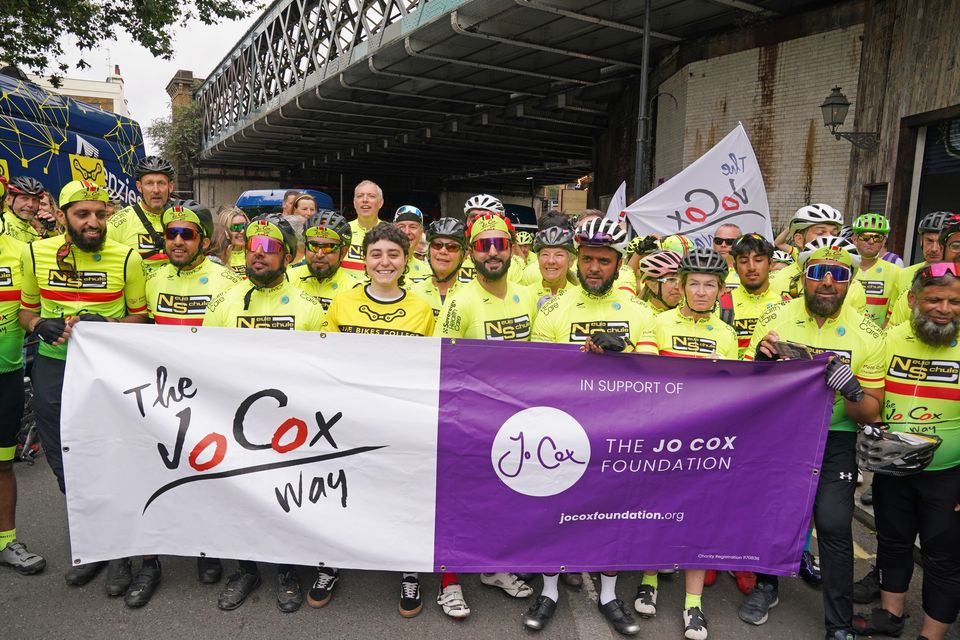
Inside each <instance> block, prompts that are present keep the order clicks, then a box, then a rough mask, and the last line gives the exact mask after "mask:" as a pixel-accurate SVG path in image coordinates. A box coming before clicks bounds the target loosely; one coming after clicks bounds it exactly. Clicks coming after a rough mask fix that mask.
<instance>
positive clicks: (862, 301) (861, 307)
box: [770, 262, 867, 314]
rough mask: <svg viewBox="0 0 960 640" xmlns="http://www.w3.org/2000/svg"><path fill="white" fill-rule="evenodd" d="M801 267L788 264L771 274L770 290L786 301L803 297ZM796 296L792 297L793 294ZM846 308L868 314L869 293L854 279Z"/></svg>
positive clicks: (848, 290) (846, 299)
mask: <svg viewBox="0 0 960 640" xmlns="http://www.w3.org/2000/svg"><path fill="white" fill-rule="evenodd" d="M800 276H801V273H800V265H799V264H798V263H796V262H794V263H792V264H788V265H787V266H786V267H784V268H783V269H780V270H779V271H772V272H770V288H771V289H772V290H774V291H776V292H777V293H779V294H780V296H781V297H782V298H783V299H784V300H791V299H792V298H794V297H797V298H802V297H803V279H802V278H801V277H800ZM794 292H795V293H796V295H795V296H794V295H792V294H793V293H794ZM843 306H844V307H853V308H854V309H856V310H857V311H859V312H860V313H864V314H865V313H866V312H867V292H866V290H865V289H864V288H863V284H861V283H860V281H859V280H857V279H856V278H854V280H853V282H851V283H850V286H849V287H848V288H847V297H846V298H845V299H844V301H843Z"/></svg>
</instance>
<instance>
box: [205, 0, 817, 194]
mask: <svg viewBox="0 0 960 640" xmlns="http://www.w3.org/2000/svg"><path fill="white" fill-rule="evenodd" d="M812 4H818V3H816V2H809V1H807V2H801V1H794V2H787V1H784V0H754V1H751V2H744V1H741V0H651V1H650V2H647V1H646V0H320V1H318V0H276V1H275V2H273V4H271V5H270V6H269V8H268V9H267V10H266V11H265V12H264V14H263V15H262V16H261V18H260V19H259V21H258V22H257V23H256V24H255V25H254V26H253V27H251V28H250V30H249V31H248V32H247V33H246V35H245V36H244V37H243V38H242V39H241V40H240V41H239V42H238V43H237V44H236V46H235V47H234V48H233V50H232V51H231V52H230V53H229V54H227V55H226V57H224V59H223V60H222V61H221V63H220V64H219V65H218V66H217V68H216V69H215V70H214V71H213V72H212V73H211V74H210V76H209V77H208V78H207V79H206V81H205V82H204V83H203V84H202V85H201V86H200V87H199V89H198V90H197V92H196V94H195V95H196V98H197V99H198V101H199V102H200V104H201V106H202V111H203V145H202V146H203V150H202V155H201V160H202V161H203V162H204V163H207V164H213V165H217V166H222V167H243V168H246V169H251V168H261V167H262V168H264V169H266V168H271V169H276V168H283V169H284V170H285V171H286V172H287V175H290V176H297V177H299V178H300V179H301V180H310V179H313V180H316V181H320V182H323V181H326V182H327V183H328V184H332V183H333V179H332V176H335V175H338V174H339V175H348V176H371V177H376V178H377V179H383V178H384V177H387V178H389V179H393V180H394V181H395V182H397V183H400V184H404V185H406V186H409V187H413V188H432V189H437V190H454V191H456V190H470V189H483V190H492V191H494V192H498V193H505V192H508V191H511V190H512V191H513V192H515V193H524V192H525V193H528V194H529V193H530V192H531V188H532V185H534V184H535V185H537V186H539V185H546V184H558V183H566V182H571V181H574V180H575V179H576V178H577V177H579V176H582V175H584V174H586V173H588V172H590V171H591V170H593V168H594V167H595V166H596V159H597V154H599V153H604V149H601V148H598V139H599V138H600V137H601V136H602V135H603V134H604V133H606V132H611V131H612V130H613V127H612V124H611V116H610V113H611V110H612V105H616V104H620V105H621V107H620V108H621V109H622V108H623V107H622V105H623V104H624V103H625V104H626V105H627V106H626V111H627V113H628V117H627V118H621V119H620V120H621V122H619V124H618V128H617V129H616V131H614V133H613V134H614V135H616V134H617V133H616V132H619V135H621V136H629V137H631V138H632V137H633V136H634V135H635V132H636V131H637V130H638V129H637V122H638V121H639V122H644V120H645V119H646V118H647V117H648V114H647V113H646V105H647V103H648V99H647V88H646V84H647V82H646V74H645V73H644V72H643V70H644V67H645V65H648V64H649V61H650V60H655V59H657V58H658V57H659V58H663V57H664V56H667V55H671V52H675V51H677V47H678V45H681V44H683V43H684V42H690V41H695V39H696V38H698V37H700V36H703V35H707V34H711V33H716V32H719V31H721V30H724V29H728V28H730V27H735V26H739V25H743V24H746V23H749V22H751V21H757V20H764V19H768V18H772V17H776V16H782V15H784V14H790V13H794V12H798V11H800V10H801V9H802V8H805V7H809V6H810V5H812ZM647 11H649V16H650V18H649V22H648V21H647V20H646V19H645V15H647V13H646V12H647ZM645 40H646V42H647V46H645ZM645 49H646V51H647V52H648V54H646V55H645ZM638 95H639V96H642V97H640V98H639V99H638V98H637V96H638ZM625 96H632V98H626V97H625ZM638 105H639V106H638ZM623 121H626V123H627V126H624V125H623ZM646 129H647V127H646V126H643V127H640V128H639V131H640V136H638V138H642V136H643V134H644V132H645V130H646ZM637 142H638V143H637V146H636V149H637V153H638V154H642V153H643V149H644V144H643V142H644V141H643V140H638V141H637ZM631 144H632V143H631ZM641 158H642V156H641ZM641 163H642V160H641ZM629 164H632V159H631V160H630V162H629ZM531 181H533V182H531Z"/></svg>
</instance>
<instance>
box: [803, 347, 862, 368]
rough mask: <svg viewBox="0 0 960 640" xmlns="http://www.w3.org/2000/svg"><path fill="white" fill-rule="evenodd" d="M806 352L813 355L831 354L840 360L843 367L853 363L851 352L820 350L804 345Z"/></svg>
mask: <svg viewBox="0 0 960 640" xmlns="http://www.w3.org/2000/svg"><path fill="white" fill-rule="evenodd" d="M804 346H805V347H806V348H807V350H808V351H809V352H810V353H812V354H813V355H818V354H821V353H832V354H833V355H835V356H837V357H838V358H840V362H842V363H843V364H845V365H848V366H849V365H850V363H852V362H853V352H852V351H843V350H841V349H821V348H820V347H811V346H810V345H804Z"/></svg>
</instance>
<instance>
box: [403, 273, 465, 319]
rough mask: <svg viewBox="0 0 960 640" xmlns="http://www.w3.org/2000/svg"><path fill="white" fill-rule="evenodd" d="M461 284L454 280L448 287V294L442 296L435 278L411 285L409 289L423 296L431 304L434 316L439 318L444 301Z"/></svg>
mask: <svg viewBox="0 0 960 640" xmlns="http://www.w3.org/2000/svg"><path fill="white" fill-rule="evenodd" d="M459 286H461V284H460V283H459V282H458V281H457V280H454V281H453V286H451V287H450V288H449V289H447V293H446V295H443V296H441V295H440V289H438V288H437V285H435V284H434V283H433V278H428V279H426V280H421V281H420V282H418V283H416V284H414V285H412V286H410V288H409V289H408V291H410V292H411V293H414V294H416V295H418V296H420V297H421V298H423V299H424V300H425V301H426V302H427V304H429V305H430V308H431V309H433V317H434V318H437V317H439V316H440V311H441V310H442V309H443V303H444V301H445V300H446V299H447V298H448V297H449V296H450V294H452V293H453V292H454V291H456V289H457V287H459Z"/></svg>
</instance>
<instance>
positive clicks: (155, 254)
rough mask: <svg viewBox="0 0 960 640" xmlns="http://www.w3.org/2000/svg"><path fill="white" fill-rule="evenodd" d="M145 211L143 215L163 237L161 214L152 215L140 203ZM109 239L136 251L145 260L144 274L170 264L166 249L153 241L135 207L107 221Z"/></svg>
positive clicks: (120, 211) (120, 212)
mask: <svg viewBox="0 0 960 640" xmlns="http://www.w3.org/2000/svg"><path fill="white" fill-rule="evenodd" d="M138 204H139V205H140V207H141V209H142V210H143V215H144V217H145V218H146V220H147V222H148V223H150V226H151V227H153V229H154V231H155V232H156V234H157V235H158V236H160V237H161V238H162V237H163V225H162V224H161V223H160V214H155V213H150V212H149V211H147V210H146V209H144V208H143V203H142V202H140V203H138ZM107 237H108V238H111V239H113V240H116V241H117V242H119V243H120V244H125V245H127V246H128V247H130V248H131V249H135V250H136V251H137V252H138V253H139V254H140V258H141V259H142V260H143V269H144V273H150V272H151V271H155V270H156V269H159V268H160V267H162V266H163V265H165V264H167V263H168V260H167V254H166V248H165V247H164V246H163V245H161V246H159V247H158V246H156V244H155V243H154V241H153V235H151V233H150V232H149V230H148V229H147V228H146V227H145V226H143V223H142V222H140V218H139V217H138V216H137V213H136V211H135V210H134V208H133V206H132V205H131V206H129V207H124V208H123V209H120V210H119V211H117V212H116V213H115V214H113V215H112V216H110V218H109V219H108V220H107Z"/></svg>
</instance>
